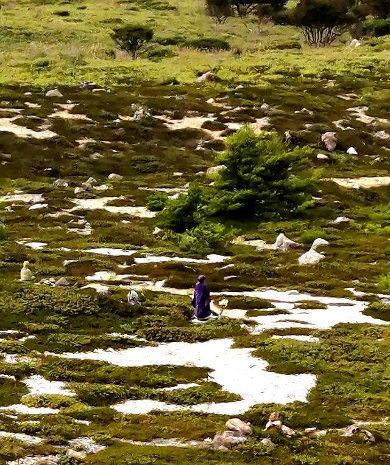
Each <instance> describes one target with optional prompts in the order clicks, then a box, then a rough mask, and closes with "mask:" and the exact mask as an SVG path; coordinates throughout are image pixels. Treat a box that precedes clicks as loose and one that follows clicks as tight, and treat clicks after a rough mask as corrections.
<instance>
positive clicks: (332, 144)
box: [321, 132, 337, 152]
mask: <svg viewBox="0 0 390 465" xmlns="http://www.w3.org/2000/svg"><path fill="white" fill-rule="evenodd" d="M321 140H322V142H323V143H324V145H325V147H326V149H327V150H329V152H332V151H333V150H334V149H335V148H336V145H337V136H336V133H335V132H326V133H325V134H323V135H322V136H321Z"/></svg>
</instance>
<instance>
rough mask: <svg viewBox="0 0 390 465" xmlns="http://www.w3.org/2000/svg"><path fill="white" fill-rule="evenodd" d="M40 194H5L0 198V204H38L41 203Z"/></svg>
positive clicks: (41, 196)
mask: <svg viewBox="0 0 390 465" xmlns="http://www.w3.org/2000/svg"><path fill="white" fill-rule="evenodd" d="M43 201H44V198H43V195H42V194H7V195H4V196H3V197H0V202H7V203H8V202H23V203H32V204H35V203H39V202H43Z"/></svg>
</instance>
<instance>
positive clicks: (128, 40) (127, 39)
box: [111, 24, 153, 60]
mask: <svg viewBox="0 0 390 465" xmlns="http://www.w3.org/2000/svg"><path fill="white" fill-rule="evenodd" d="M111 37H112V38H113V39H114V41H115V42H116V43H117V44H118V45H119V47H120V48H121V49H122V50H125V51H126V52H128V53H129V54H130V55H131V56H132V58H133V60H135V59H136V58H137V56H138V53H139V51H140V50H141V48H142V47H143V46H144V44H145V43H146V42H149V41H151V40H152V38H153V30H152V29H151V28H150V27H147V26H142V25H133V24H129V25H127V26H124V27H121V28H118V29H114V31H113V33H112V35H111Z"/></svg>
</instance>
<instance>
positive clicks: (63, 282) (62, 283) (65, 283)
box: [54, 278, 69, 287]
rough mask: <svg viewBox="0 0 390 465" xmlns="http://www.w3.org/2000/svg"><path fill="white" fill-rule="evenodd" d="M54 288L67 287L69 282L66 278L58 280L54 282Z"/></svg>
mask: <svg viewBox="0 0 390 465" xmlns="http://www.w3.org/2000/svg"><path fill="white" fill-rule="evenodd" d="M54 286H55V287H67V286H69V282H68V280H67V279H66V278H60V279H58V280H57V281H56V282H55V284H54Z"/></svg>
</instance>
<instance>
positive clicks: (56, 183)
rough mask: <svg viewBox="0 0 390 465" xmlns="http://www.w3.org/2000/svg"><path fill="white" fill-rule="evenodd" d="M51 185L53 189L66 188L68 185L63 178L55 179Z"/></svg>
mask: <svg viewBox="0 0 390 465" xmlns="http://www.w3.org/2000/svg"><path fill="white" fill-rule="evenodd" d="M53 187H54V189H66V188H67V187H69V183H68V181H66V180H65V179H56V180H55V181H53Z"/></svg>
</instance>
